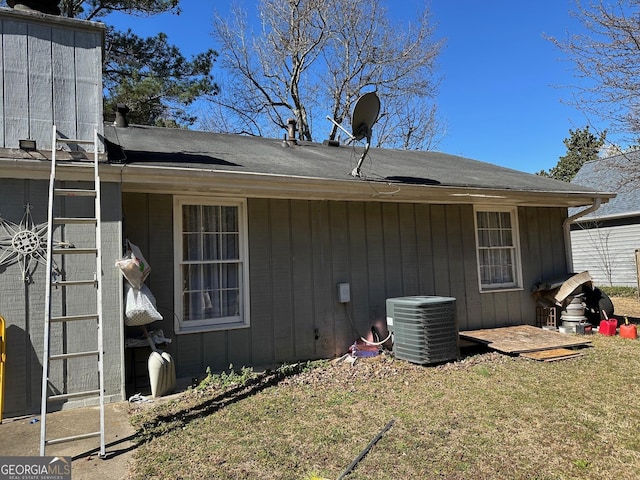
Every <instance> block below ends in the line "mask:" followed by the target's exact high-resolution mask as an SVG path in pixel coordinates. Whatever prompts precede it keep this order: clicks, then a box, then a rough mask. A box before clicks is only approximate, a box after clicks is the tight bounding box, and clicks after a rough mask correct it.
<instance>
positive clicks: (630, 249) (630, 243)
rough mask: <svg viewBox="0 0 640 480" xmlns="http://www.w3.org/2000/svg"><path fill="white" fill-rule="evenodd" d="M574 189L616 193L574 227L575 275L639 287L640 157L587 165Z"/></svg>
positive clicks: (619, 157) (618, 157)
mask: <svg viewBox="0 0 640 480" xmlns="http://www.w3.org/2000/svg"><path fill="white" fill-rule="evenodd" d="M572 184H574V185H581V186H585V187H590V188H597V189H599V190H606V191H610V192H616V193H617V196H616V197H615V199H613V200H611V201H610V202H609V203H607V204H604V205H602V206H600V208H598V209H596V210H594V211H593V212H591V213H589V214H587V215H585V216H583V217H581V218H579V219H577V220H575V221H574V222H573V223H572V225H571V244H572V252H573V263H574V267H575V270H576V271H577V272H579V271H584V270H589V272H590V273H591V276H592V277H593V279H594V281H595V283H596V284H598V285H602V286H631V287H637V286H638V278H637V267H636V250H637V249H640V152H630V153H626V154H621V155H615V156H612V157H608V158H603V159H598V160H593V161H590V162H586V163H585V164H584V165H583V166H582V168H581V169H580V171H579V172H578V173H577V174H576V176H575V178H574V179H573V180H572ZM574 210H577V209H572V210H571V211H570V215H571V214H573V211H574Z"/></svg>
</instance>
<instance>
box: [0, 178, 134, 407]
mask: <svg viewBox="0 0 640 480" xmlns="http://www.w3.org/2000/svg"><path fill="white" fill-rule="evenodd" d="M0 189H1V190H2V192H3V200H2V203H1V212H2V217H3V218H4V219H6V220H8V221H11V222H13V223H15V224H19V223H20V220H21V219H22V215H23V214H24V208H25V205H26V204H27V203H29V204H30V205H31V206H32V216H33V220H34V222H35V224H36V225H39V224H42V223H46V221H47V203H48V197H47V195H48V182H46V181H30V180H15V179H2V180H0ZM103 194H104V199H103V210H102V214H103V230H102V234H103V266H102V281H103V291H104V312H103V314H104V329H105V338H104V340H105V342H104V347H105V389H106V395H107V399H108V400H111V399H113V400H120V399H122V398H123V391H122V385H123V371H122V367H123V354H124V351H123V338H124V334H123V326H122V314H121V300H120V299H121V295H122V292H121V280H120V274H119V272H118V271H117V269H116V268H115V267H114V263H115V260H116V259H117V258H118V257H119V256H120V254H121V252H120V238H121V236H122V233H121V210H120V203H119V202H113V201H112V199H113V198H119V197H120V187H119V185H115V184H105V185H103ZM63 208H65V209H66V211H67V213H72V211H73V209H74V208H76V207H74V206H72V204H68V205H67V204H65V205H64V206H63ZM76 211H77V210H76ZM3 235H4V232H3ZM61 235H62V233H61V228H60V227H58V228H57V229H56V231H55V236H56V238H60V237H61ZM65 236H66V237H67V239H69V240H71V239H72V238H74V243H75V244H76V245H78V244H81V242H82V241H83V239H82V238H78V237H77V236H75V237H74V236H73V233H72V231H71V230H68V231H67V232H65ZM85 260H86V258H85ZM82 263H83V262H81V261H80V262H78V261H73V260H70V261H67V262H65V263H64V264H63V265H61V266H63V267H64V269H65V271H67V272H68V273H70V274H72V275H77V277H76V278H79V277H80V278H86V275H87V274H88V275H92V274H93V271H94V270H95V266H94V263H93V262H84V263H85V265H82ZM87 263H88V265H87ZM35 265H36V264H35V262H33V264H32V266H35ZM87 269H88V270H87ZM89 270H90V271H89ZM89 278H91V277H89ZM45 279H46V275H45V267H44V265H42V264H37V266H35V269H34V271H33V276H32V282H31V283H25V282H23V281H22V274H21V269H20V267H19V265H18V264H17V262H16V263H12V264H10V265H8V266H4V267H0V315H2V316H3V317H4V318H5V321H6V324H7V362H6V385H5V406H4V415H5V416H7V417H9V416H16V415H24V414H28V413H35V412H38V411H40V392H41V379H42V356H43V352H44V348H43V338H44V327H43V325H44V294H45ZM76 288H80V290H75V291H74V292H73V293H70V294H69V295H68V297H69V301H68V306H69V309H70V310H69V312H70V313H73V312H80V311H84V313H88V312H87V309H91V310H93V311H95V303H93V302H95V293H93V292H87V291H83V290H82V289H84V288H87V287H76ZM52 298H54V302H53V310H54V312H59V311H60V309H61V301H60V300H59V298H58V297H52ZM82 323H85V322H82ZM54 327H55V328H52V335H51V348H52V351H51V353H59V350H58V351H56V350H55V349H60V348H63V347H64V348H65V349H66V351H78V350H79V349H80V348H81V345H82V344H83V343H84V342H85V341H87V342H89V341H91V342H92V343H87V344H84V345H85V347H86V345H95V338H96V337H95V324H92V325H84V326H82V325H68V326H67V329H66V331H65V332H63V331H62V330H63V328H62V326H61V325H54ZM70 362H71V361H70ZM73 362H74V363H73V364H70V367H71V369H73V374H72V375H69V376H68V377H64V376H63V372H62V365H61V364H59V363H58V365H55V364H52V365H53V368H52V371H51V375H50V388H51V390H52V391H56V390H62V389H64V388H65V387H68V388H69V390H74V389H77V390H87V389H89V388H95V386H96V385H97V384H96V383H95V381H96V366H95V360H93V361H87V360H75V361H73ZM83 362H84V363H83ZM77 390H76V391H77ZM72 403H73V402H69V404H72ZM76 403H77V402H76ZM64 406H65V405H58V407H64Z"/></svg>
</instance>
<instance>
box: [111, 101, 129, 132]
mask: <svg viewBox="0 0 640 480" xmlns="http://www.w3.org/2000/svg"><path fill="white" fill-rule="evenodd" d="M127 113H129V107H127V106H126V105H125V104H124V103H119V104H118V105H117V106H116V120H115V121H114V122H113V124H114V125H115V126H116V127H123V128H126V127H128V126H129V120H127Z"/></svg>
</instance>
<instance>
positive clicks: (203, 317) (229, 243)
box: [174, 197, 249, 333]
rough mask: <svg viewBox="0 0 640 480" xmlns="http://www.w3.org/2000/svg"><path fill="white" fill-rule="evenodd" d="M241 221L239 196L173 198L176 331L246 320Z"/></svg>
mask: <svg viewBox="0 0 640 480" xmlns="http://www.w3.org/2000/svg"><path fill="white" fill-rule="evenodd" d="M246 223H247V220H246V204H245V202H244V201H243V200H229V199H224V200H220V199H203V198H199V197H175V198H174V228H175V232H174V235H175V248H176V250H175V259H176V269H175V272H176V273H175V275H176V278H175V282H176V283H175V285H176V289H175V292H176V298H175V303H176V310H177V312H178V315H177V318H176V332H180V333H191V332H201V331H206V330H219V329H228V328H238V327H245V326H248V325H249V317H248V285H247V279H248V274H247V272H248V261H247V256H248V255H247V238H246V232H247V227H246Z"/></svg>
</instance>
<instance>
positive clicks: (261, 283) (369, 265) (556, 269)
mask: <svg viewBox="0 0 640 480" xmlns="http://www.w3.org/2000/svg"><path fill="white" fill-rule="evenodd" d="M171 205H172V201H171V196H169V195H166V196H163V195H146V194H139V193H127V194H124V207H123V208H124V212H125V231H126V233H127V236H128V237H129V238H130V239H131V241H133V242H134V243H137V244H138V245H139V246H141V247H142V248H143V252H144V253H145V255H148V257H147V260H148V261H149V262H150V264H151V267H152V272H151V275H150V278H149V281H148V284H149V286H150V287H151V289H152V291H153V293H154V295H155V296H156V298H158V299H159V300H158V303H159V309H160V310H161V313H167V316H166V317H165V320H164V321H163V322H162V323H161V324H160V323H159V324H158V325H154V328H156V327H160V328H162V329H163V330H164V332H165V334H167V335H168V336H171V337H172V343H171V344H170V345H169V346H168V348H167V350H168V351H169V352H170V353H171V354H172V355H174V356H175V359H176V365H177V369H178V375H180V376H188V375H196V374H199V373H202V372H203V371H204V370H205V369H206V368H207V367H211V368H212V369H214V370H220V369H224V368H227V367H228V366H229V364H233V365H235V366H237V367H240V366H243V365H256V366H258V365H269V364H275V363H279V362H291V361H296V360H304V359H312V358H327V357H332V356H335V355H341V354H343V353H345V352H346V351H347V349H348V347H349V346H350V345H351V343H353V341H354V340H355V339H356V338H357V336H358V335H360V334H365V333H366V332H368V331H369V329H370V327H371V326H372V325H376V324H377V325H379V324H386V306H385V299H386V298H388V297H396V296H405V295H444V296H452V297H455V298H456V307H457V312H456V313H457V318H458V322H459V327H460V329H461V330H466V329H477V328H491V327H498V326H504V325H514V324H523V323H524V324H533V323H534V322H535V305H534V303H533V301H532V300H531V297H530V290H531V288H532V287H533V285H534V284H535V283H536V282H537V281H539V280H543V279H548V278H552V277H555V276H558V275H561V274H563V273H565V259H564V253H563V252H564V246H563V245H564V244H563V233H562V221H563V220H564V218H566V209H562V208H520V209H519V227H520V238H521V248H522V269H523V279H524V286H523V289H522V290H518V291H513V292H500V293H484V294H481V293H480V292H479V289H478V277H477V264H476V252H475V233H474V221H473V207H472V206H471V205H417V204H396V203H376V202H341V201H306V200H291V201H289V200H269V199H249V200H248V224H249V263H250V289H251V326H250V327H249V328H246V329H238V330H229V331H219V332H210V333H199V334H181V335H176V334H175V333H174V331H173V315H174V307H173V287H172V275H173V272H172V269H173V258H172V255H173V246H172V245H171V242H169V241H168V239H170V238H173V237H172V235H171V228H172V227H171V223H172V217H171ZM152 225H153V228H152ZM160 231H162V232H163V233H162V234H160ZM163 264H165V265H163ZM158 276H161V277H163V279H162V280H159V279H158ZM343 282H346V283H349V284H350V287H351V302H350V303H348V304H341V303H339V302H338V299H337V285H338V283H343Z"/></svg>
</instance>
